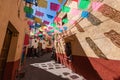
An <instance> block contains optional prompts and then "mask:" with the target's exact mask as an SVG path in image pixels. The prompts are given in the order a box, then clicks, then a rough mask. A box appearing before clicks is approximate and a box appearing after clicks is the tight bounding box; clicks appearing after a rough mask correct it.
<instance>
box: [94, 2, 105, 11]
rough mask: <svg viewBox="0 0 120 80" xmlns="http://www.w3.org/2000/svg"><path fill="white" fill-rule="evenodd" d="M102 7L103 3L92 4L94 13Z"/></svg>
mask: <svg viewBox="0 0 120 80" xmlns="http://www.w3.org/2000/svg"><path fill="white" fill-rule="evenodd" d="M102 5H103V3H101V2H93V3H92V9H93V10H94V11H97V10H98V9H99V8H100V7H101V6H102Z"/></svg>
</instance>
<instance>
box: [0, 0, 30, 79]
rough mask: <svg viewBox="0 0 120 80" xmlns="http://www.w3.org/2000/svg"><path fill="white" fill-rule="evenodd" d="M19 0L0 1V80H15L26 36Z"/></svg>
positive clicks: (21, 3) (23, 16) (22, 5)
mask: <svg viewBox="0 0 120 80" xmlns="http://www.w3.org/2000/svg"><path fill="white" fill-rule="evenodd" d="M23 7H24V3H23V2H22V1H21V0H0V80H15V77H16V75H17V71H18V68H19V65H20V58H21V55H22V51H23V44H24V37H25V34H28V25H27V24H26V23H27V19H26V18H25V14H24V10H23Z"/></svg>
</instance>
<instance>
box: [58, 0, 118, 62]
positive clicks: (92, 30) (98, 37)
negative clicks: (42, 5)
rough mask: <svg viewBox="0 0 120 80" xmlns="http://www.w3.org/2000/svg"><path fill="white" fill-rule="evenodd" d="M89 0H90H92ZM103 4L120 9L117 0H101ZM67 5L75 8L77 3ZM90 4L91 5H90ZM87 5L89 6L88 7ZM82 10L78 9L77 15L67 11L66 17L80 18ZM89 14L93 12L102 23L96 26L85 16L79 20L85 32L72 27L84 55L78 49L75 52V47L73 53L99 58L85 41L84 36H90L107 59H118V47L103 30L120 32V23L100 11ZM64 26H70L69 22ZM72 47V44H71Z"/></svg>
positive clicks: (62, 14)
mask: <svg viewBox="0 0 120 80" xmlns="http://www.w3.org/2000/svg"><path fill="white" fill-rule="evenodd" d="M92 1H98V0H92ZM92 1H91V2H92ZM102 3H104V4H107V5H109V6H110V7H112V8H114V9H116V10H118V11H120V5H119V3H120V1H119V0H115V1H114V0H103V2H102ZM67 6H69V7H71V8H77V3H76V2H74V1H72V2H71V3H70V4H69V5H68V4H67ZM90 6H91V5H90ZM90 6H89V8H90ZM81 12H82V10H80V12H79V14H78V15H72V14H71V13H67V16H68V19H69V20H71V19H72V20H77V19H79V18H80V14H81ZM91 14H93V15H94V16H95V17H96V18H98V19H99V20H100V21H102V23H101V24H100V25H98V26H95V25H92V24H91V23H90V22H89V21H88V20H87V18H85V19H83V20H81V21H80V22H79V24H80V26H81V27H82V28H83V30H84V31H85V32H79V31H78V30H77V29H76V27H74V28H72V30H71V31H72V32H75V33H76V37H77V39H78V40H79V43H77V44H80V45H81V47H82V48H83V50H84V52H85V54H86V55H82V54H81V53H79V52H80V50H79V51H78V50H77V49H76V50H77V52H76V51H75V49H74V50H73V53H72V54H73V55H78V56H88V57H95V58H99V57H98V56H97V55H96V54H95V52H94V51H93V50H92V49H91V47H90V46H89V44H88V43H87V41H86V39H85V38H86V37H90V38H91V39H92V40H93V42H94V43H95V44H96V45H97V47H98V48H99V49H100V50H101V51H102V53H103V54H104V55H105V56H106V57H107V58H108V59H113V60H120V48H119V47H117V46H116V45H115V44H113V42H112V41H111V40H110V39H109V38H108V37H106V36H105V35H104V33H105V32H109V31H110V30H112V29H113V30H115V31H116V32H117V33H119V34H120V23H118V22H115V21H114V20H112V19H110V18H109V17H105V16H104V15H102V13H100V12H99V11H92V12H91ZM64 15H65V13H62V12H61V13H60V14H59V17H61V18H62V17H63V16H64ZM64 26H68V28H71V27H72V26H71V24H70V23H67V24H65V25H64ZM73 48H74V45H73Z"/></svg>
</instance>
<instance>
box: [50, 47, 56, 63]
mask: <svg viewBox="0 0 120 80" xmlns="http://www.w3.org/2000/svg"><path fill="white" fill-rule="evenodd" d="M51 58H52V59H54V60H55V61H57V58H56V52H55V48H54V47H53V48H52V54H51Z"/></svg>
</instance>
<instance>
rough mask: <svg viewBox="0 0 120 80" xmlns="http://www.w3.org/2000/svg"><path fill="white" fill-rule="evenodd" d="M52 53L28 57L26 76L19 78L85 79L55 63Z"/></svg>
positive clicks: (32, 79)
mask: <svg viewBox="0 0 120 80" xmlns="http://www.w3.org/2000/svg"><path fill="white" fill-rule="evenodd" d="M50 56H51V54H44V55H43V56H41V57H39V58H26V65H25V67H24V70H23V71H24V72H25V76H24V78H22V79H17V80H85V79H84V78H83V77H82V76H79V75H77V74H75V73H73V72H72V71H71V70H70V69H68V68H66V67H65V66H64V65H61V64H58V63H55V62H54V61H53V60H52V59H51V58H50Z"/></svg>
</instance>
